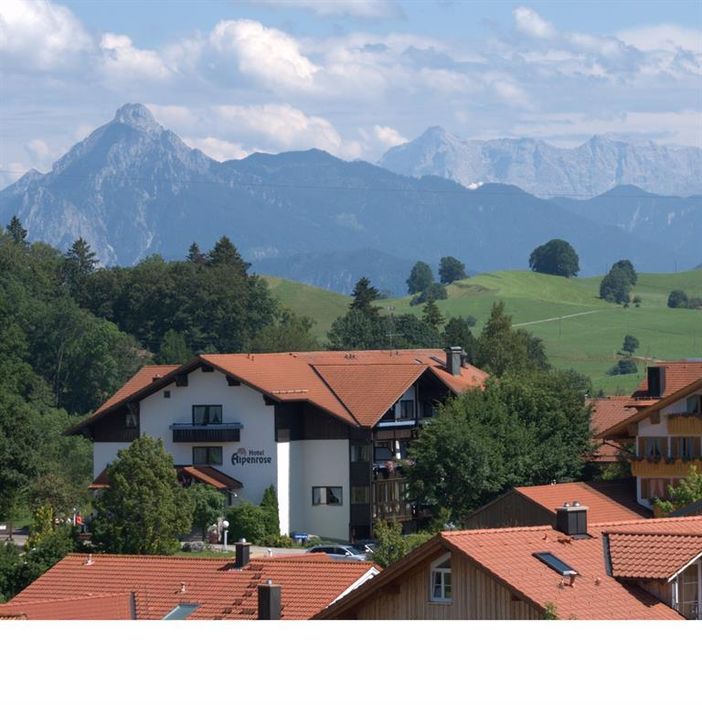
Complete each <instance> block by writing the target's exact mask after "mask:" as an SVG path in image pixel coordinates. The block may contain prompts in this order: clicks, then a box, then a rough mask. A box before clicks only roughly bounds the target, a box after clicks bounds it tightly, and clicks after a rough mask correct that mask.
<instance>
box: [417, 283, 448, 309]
mask: <svg viewBox="0 0 702 705" xmlns="http://www.w3.org/2000/svg"><path fill="white" fill-rule="evenodd" d="M447 298H448V292H447V291H446V287H445V286H444V285H443V284H439V282H433V283H431V284H429V286H428V287H427V288H426V289H424V291H421V292H420V293H419V294H417V295H416V296H413V297H412V300H411V301H410V306H418V305H419V304H423V303H425V302H427V301H429V299H434V301H442V300H443V299H447Z"/></svg>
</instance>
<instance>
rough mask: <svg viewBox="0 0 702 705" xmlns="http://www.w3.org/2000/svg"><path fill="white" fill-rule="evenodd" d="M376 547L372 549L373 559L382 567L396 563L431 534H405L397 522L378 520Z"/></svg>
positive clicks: (375, 530) (375, 528)
mask: <svg viewBox="0 0 702 705" xmlns="http://www.w3.org/2000/svg"><path fill="white" fill-rule="evenodd" d="M374 532H375V539H376V544H377V545H376V547H375V548H374V549H373V561H374V562H375V563H377V564H378V565H379V566H382V567H383V568H387V567H388V566H389V565H392V564H393V563H396V562H397V561H399V560H400V558H402V557H403V556H406V555H407V554H408V553H409V552H410V551H413V550H414V549H415V548H417V546H421V544H423V543H424V542H425V541H428V540H429V539H430V538H431V534H424V533H420V534H405V535H403V533H402V525H401V524H399V523H398V522H393V523H388V522H386V521H383V520H381V521H379V522H378V523H377V524H376V525H375V527H374Z"/></svg>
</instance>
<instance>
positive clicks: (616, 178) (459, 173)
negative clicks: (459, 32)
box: [378, 127, 702, 198]
mask: <svg viewBox="0 0 702 705" xmlns="http://www.w3.org/2000/svg"><path fill="white" fill-rule="evenodd" d="M378 164H379V165H380V166H382V167H384V168H386V169H389V170H390V171H394V172H395V173H397V174H403V175H405V176H416V177H421V176H427V175H431V176H441V177H443V178H446V179H452V180H454V181H457V182H458V183H459V184H463V186H466V187H469V186H471V185H473V184H476V183H485V182H499V183H504V184H513V185H514V186H518V187H519V188H521V189H523V190H524V191H527V192H528V193H531V194H533V195H535V196H540V197H544V198H549V197H556V196H563V197H573V198H590V197H593V196H597V195H599V194H602V193H604V192H606V191H609V190H611V189H613V188H615V187H616V186H622V185H633V186H638V187H639V188H642V189H644V190H645V191H649V192H652V193H656V194H662V195H676V196H691V195H702V149H699V148H696V147H683V146H678V145H658V144H655V143H653V142H635V143H630V142H624V141H621V140H618V139H616V138H614V137H610V136H607V135H601V136H595V137H593V138H592V139H590V140H588V141H587V142H585V143H584V144H582V145H580V146H578V147H575V148H572V149H566V148H562V147H554V146H553V145H550V144H548V143H547V142H543V141H541V140H534V139H527V138H519V139H495V140H463V139H461V138H459V137H456V136H455V135H453V134H451V133H450V132H447V131H446V130H445V129H443V128H442V127H430V128H429V129H428V130H426V131H425V132H424V133H423V134H421V135H420V136H419V137H417V138H416V139H414V140H412V141H410V142H407V143H405V144H401V145H398V146H396V147H392V148H391V149H389V150H388V151H387V152H386V153H385V154H384V155H383V157H382V158H381V159H380V161H379V162H378Z"/></svg>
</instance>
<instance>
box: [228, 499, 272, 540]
mask: <svg viewBox="0 0 702 705" xmlns="http://www.w3.org/2000/svg"><path fill="white" fill-rule="evenodd" d="M225 518H226V519H227V521H228V522H229V536H231V539H232V543H233V542H234V541H239V540H240V539H246V540H247V541H248V542H249V543H255V544H259V545H260V544H261V543H263V540H264V538H265V536H266V510H265V509H262V508H261V507H257V506H256V505H255V504H251V502H240V503H239V504H237V505H236V506H235V507H231V508H229V509H228V510H227V511H226V512H225Z"/></svg>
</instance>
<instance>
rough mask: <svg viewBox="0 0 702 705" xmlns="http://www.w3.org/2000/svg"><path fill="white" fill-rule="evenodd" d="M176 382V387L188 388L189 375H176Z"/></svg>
mask: <svg viewBox="0 0 702 705" xmlns="http://www.w3.org/2000/svg"><path fill="white" fill-rule="evenodd" d="M175 381H176V387H187V386H188V375H176V378H175Z"/></svg>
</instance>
